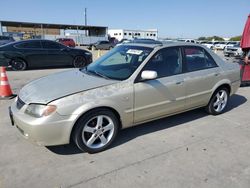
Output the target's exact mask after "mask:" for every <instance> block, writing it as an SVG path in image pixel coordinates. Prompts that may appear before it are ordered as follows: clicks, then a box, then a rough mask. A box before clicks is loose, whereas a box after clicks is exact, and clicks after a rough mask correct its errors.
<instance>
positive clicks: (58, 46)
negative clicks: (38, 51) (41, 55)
mask: <svg viewBox="0 0 250 188" xmlns="http://www.w3.org/2000/svg"><path fill="white" fill-rule="evenodd" d="M42 45H43V48H46V49H61V48H62V45H61V44H59V43H56V42H52V41H42Z"/></svg>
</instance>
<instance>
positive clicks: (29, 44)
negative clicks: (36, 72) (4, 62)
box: [15, 41, 41, 49]
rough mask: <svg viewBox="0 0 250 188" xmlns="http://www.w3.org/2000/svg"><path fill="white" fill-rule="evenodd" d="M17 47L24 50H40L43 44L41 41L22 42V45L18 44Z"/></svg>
mask: <svg viewBox="0 0 250 188" xmlns="http://www.w3.org/2000/svg"><path fill="white" fill-rule="evenodd" d="M15 47H16V48H23V49H39V48H41V43H40V41H30V42H22V43H20V44H16V45H15Z"/></svg>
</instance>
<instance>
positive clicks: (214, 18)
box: [0, 0, 250, 38]
mask: <svg viewBox="0 0 250 188" xmlns="http://www.w3.org/2000/svg"><path fill="white" fill-rule="evenodd" d="M85 7H87V8H88V24H90V25H98V26H99V25H100V26H108V27H109V28H113V29H158V30H159V35H160V37H181V38H190V37H192V38H197V37H200V36H211V35H219V36H222V37H231V36H236V35H241V34H242V31H243V27H244V24H245V22H246V19H247V16H248V14H250V0H238V1H236V0H126V1H124V0H71V1H70V0H22V1H20V0H1V9H0V20H9V21H29V22H45V23H47V22H48V23H65V24H84V8H85Z"/></svg>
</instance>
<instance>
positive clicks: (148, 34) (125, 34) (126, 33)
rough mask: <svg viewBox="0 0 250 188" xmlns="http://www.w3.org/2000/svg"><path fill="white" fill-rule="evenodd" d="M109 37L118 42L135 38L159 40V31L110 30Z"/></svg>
mask: <svg viewBox="0 0 250 188" xmlns="http://www.w3.org/2000/svg"><path fill="white" fill-rule="evenodd" d="M108 35H109V36H110V37H114V38H116V39H117V40H118V41H121V40H122V39H134V38H145V39H155V40H157V39H158V30H157V29H148V30H132V29H109V30H108Z"/></svg>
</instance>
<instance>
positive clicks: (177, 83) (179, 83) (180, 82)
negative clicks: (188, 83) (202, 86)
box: [175, 81, 184, 85]
mask: <svg viewBox="0 0 250 188" xmlns="http://www.w3.org/2000/svg"><path fill="white" fill-rule="evenodd" d="M183 82H184V81H179V82H176V83H175V84H176V85H181V84H182V83H183Z"/></svg>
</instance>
